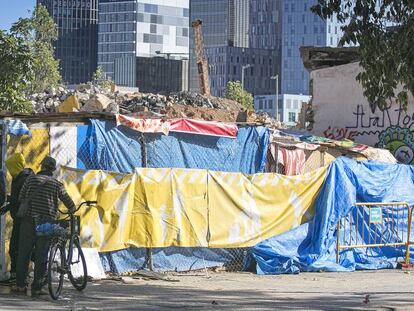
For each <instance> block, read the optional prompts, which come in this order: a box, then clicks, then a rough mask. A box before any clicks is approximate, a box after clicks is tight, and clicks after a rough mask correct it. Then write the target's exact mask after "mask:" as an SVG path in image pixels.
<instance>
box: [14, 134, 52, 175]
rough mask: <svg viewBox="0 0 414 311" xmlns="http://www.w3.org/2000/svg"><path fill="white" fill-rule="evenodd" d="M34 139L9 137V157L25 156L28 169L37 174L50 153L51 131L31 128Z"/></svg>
mask: <svg viewBox="0 0 414 311" xmlns="http://www.w3.org/2000/svg"><path fill="white" fill-rule="evenodd" d="M30 131H31V132H32V137H29V136H13V135H9V139H8V142H7V156H10V155H12V154H14V153H17V152H20V153H22V154H23V156H24V158H25V160H26V164H27V167H30V168H32V169H33V170H34V171H35V172H38V171H39V170H40V162H42V160H43V159H44V157H45V156H47V155H49V153H50V143H49V129H46V128H31V129H30Z"/></svg>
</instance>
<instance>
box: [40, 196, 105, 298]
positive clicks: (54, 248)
mask: <svg viewBox="0 0 414 311" xmlns="http://www.w3.org/2000/svg"><path fill="white" fill-rule="evenodd" d="M96 203H97V202H96V201H85V202H82V203H81V204H80V205H79V206H78V208H77V209H76V210H75V211H74V212H73V213H71V212H68V213H64V212H62V211H60V210H59V212H60V213H62V214H65V215H67V217H65V218H64V219H62V220H58V221H56V223H57V224H58V227H59V228H58V229H57V230H55V232H53V233H52V234H51V240H50V251H49V260H48V263H47V283H48V289H49V294H50V296H51V297H52V298H53V299H54V300H57V299H58V298H59V296H60V294H61V292H62V288H63V281H64V277H65V274H67V276H68V278H69V280H70V282H71V283H72V285H73V286H74V287H75V288H76V289H77V290H79V291H82V290H84V289H85V287H86V285H87V282H88V271H87V266H86V261H85V255H84V254H83V252H82V248H81V246H80V241H79V233H80V217H79V216H75V215H74V213H76V212H77V211H78V210H79V209H80V208H81V207H82V206H83V205H87V206H88V207H90V206H92V205H95V204H96ZM68 218H69V221H68V220H67V219H68ZM68 226H69V232H68V230H67V229H68ZM55 228H56V227H55ZM75 250H76V251H75ZM66 251H67V254H66ZM74 255H75V257H74ZM76 268H77V269H76ZM76 270H81V271H80V273H79V271H78V273H77V274H75V273H74V272H76Z"/></svg>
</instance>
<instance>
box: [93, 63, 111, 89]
mask: <svg viewBox="0 0 414 311" xmlns="http://www.w3.org/2000/svg"><path fill="white" fill-rule="evenodd" d="M92 84H93V85H96V86H99V87H101V88H103V89H111V88H112V87H113V86H114V85H115V83H114V81H112V80H110V79H108V78H107V77H106V75H105V72H104V71H103V69H102V67H100V66H99V67H98V68H96V71H95V72H94V73H93V75H92Z"/></svg>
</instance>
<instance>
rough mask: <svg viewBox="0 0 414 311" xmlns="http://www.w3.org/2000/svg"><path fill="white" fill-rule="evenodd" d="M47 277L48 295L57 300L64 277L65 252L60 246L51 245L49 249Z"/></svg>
mask: <svg viewBox="0 0 414 311" xmlns="http://www.w3.org/2000/svg"><path fill="white" fill-rule="evenodd" d="M47 275H48V287H49V294H50V296H51V297H52V298H53V299H55V300H57V299H58V298H59V295H60V293H61V292H62V288H63V279H64V276H65V251H64V248H63V246H62V245H60V244H53V245H52V247H51V248H50V252H49V262H48V263H47Z"/></svg>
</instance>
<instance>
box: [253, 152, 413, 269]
mask: <svg viewBox="0 0 414 311" xmlns="http://www.w3.org/2000/svg"><path fill="white" fill-rule="evenodd" d="M413 179H414V166H408V165H402V164H384V163H379V162H373V161H366V162H358V161H354V160H351V159H348V158H338V159H337V160H336V161H335V162H334V163H332V164H331V166H330V168H329V171H328V174H327V177H326V180H325V183H324V185H323V186H322V189H321V191H320V194H319V196H318V198H317V201H316V203H315V204H316V206H315V210H316V214H315V217H314V219H313V220H312V221H311V222H309V223H307V224H304V225H301V226H300V227H298V228H296V229H294V230H291V231H289V232H286V233H284V234H282V235H279V236H276V237H272V238H270V239H268V240H265V241H263V242H261V243H259V244H258V245H256V246H255V247H253V248H252V249H251V250H250V254H251V259H252V260H255V262H256V270H257V273H258V274H280V273H299V272H300V271H321V270H322V271H353V270H360V269H383V268H394V267H395V266H396V264H397V261H398V260H401V259H402V257H403V256H404V255H405V249H404V247H381V248H380V247H375V248H356V249H344V250H341V253H340V261H339V264H336V234H337V230H336V228H337V222H338V220H339V219H340V218H342V217H344V216H346V215H348V214H349V213H353V214H354V215H356V214H355V213H360V214H359V216H360V219H361V218H362V217H366V215H365V216H364V214H363V213H364V212H363V210H361V209H359V210H357V209H356V208H355V203H356V202H407V203H408V204H409V205H413V204H414V182H413ZM383 213H384V215H383V216H384V219H386V216H387V215H386V213H387V210H386V209H384V211H383ZM398 218H399V221H400V222H402V228H401V229H400V230H404V228H405V230H406V228H407V213H404V211H403V210H401V213H400V214H399V215H398ZM404 220H405V223H404ZM375 226H376V225H375V224H370V225H369V226H368V227H367V226H360V228H359V232H358V240H359V241H361V240H364V242H365V244H367V243H368V242H369V241H368V239H370V238H372V237H373V235H375V234H376V232H377V231H375V230H389V226H385V227H384V226H381V227H380V226H379V225H377V226H378V227H375ZM362 232H364V234H362ZM382 233H383V236H385V237H386V236H387V232H382ZM388 233H389V232H388ZM388 235H389V234H388ZM370 241H372V240H370ZM388 242H393V241H388ZM394 242H397V241H394Z"/></svg>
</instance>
